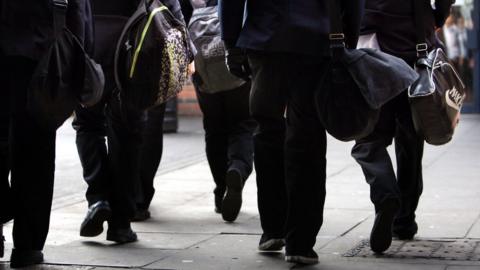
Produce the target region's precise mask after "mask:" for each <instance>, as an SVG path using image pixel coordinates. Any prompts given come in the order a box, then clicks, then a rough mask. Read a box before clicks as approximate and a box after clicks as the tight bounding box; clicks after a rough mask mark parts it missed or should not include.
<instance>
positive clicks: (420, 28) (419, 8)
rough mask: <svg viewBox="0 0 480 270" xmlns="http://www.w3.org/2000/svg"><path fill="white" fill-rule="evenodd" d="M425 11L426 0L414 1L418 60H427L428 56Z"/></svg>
mask: <svg viewBox="0 0 480 270" xmlns="http://www.w3.org/2000/svg"><path fill="white" fill-rule="evenodd" d="M424 10H425V1H424V0H413V16H414V20H415V35H416V36H417V44H416V46H415V50H416V51H417V58H419V59H420V58H426V57H427V56H428V44H427V37H426V34H425V22H424V20H423V16H424Z"/></svg>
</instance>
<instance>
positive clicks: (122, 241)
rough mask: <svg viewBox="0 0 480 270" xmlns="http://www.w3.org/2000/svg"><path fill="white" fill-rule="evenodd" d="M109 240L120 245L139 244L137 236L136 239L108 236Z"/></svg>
mask: <svg viewBox="0 0 480 270" xmlns="http://www.w3.org/2000/svg"><path fill="white" fill-rule="evenodd" d="M107 240H108V241H112V242H115V243H118V244H127V243H133V242H137V241H138V237H137V236H136V235H135V237H113V236H111V235H108V234H107Z"/></svg>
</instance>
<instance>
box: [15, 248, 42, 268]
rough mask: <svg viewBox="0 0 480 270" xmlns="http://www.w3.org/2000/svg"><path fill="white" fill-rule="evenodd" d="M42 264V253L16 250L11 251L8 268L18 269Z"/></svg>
mask: <svg viewBox="0 0 480 270" xmlns="http://www.w3.org/2000/svg"><path fill="white" fill-rule="evenodd" d="M42 262H43V253H42V251H40V250H18V249H12V256H11V257H10V267H11V268H20V267H27V266H30V265H35V264H40V263H42Z"/></svg>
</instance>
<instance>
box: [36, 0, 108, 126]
mask: <svg viewBox="0 0 480 270" xmlns="http://www.w3.org/2000/svg"><path fill="white" fill-rule="evenodd" d="M67 7H68V4H67V1H66V0H54V1H53V30H54V39H53V41H52V43H51V45H50V47H49V48H48V50H47V51H46V53H45V55H44V56H42V58H41V59H40V61H39V63H38V65H37V67H36V68H35V71H34V73H33V76H32V80H31V83H30V89H29V92H28V100H27V101H28V103H27V109H28V110H29V112H30V113H31V115H32V117H34V119H35V120H36V121H37V122H38V123H39V125H41V126H44V127H46V128H48V129H57V128H58V127H60V126H61V125H62V124H63V122H65V120H66V119H67V118H68V117H70V116H71V115H72V113H73V110H74V109H75V107H76V106H77V105H78V104H80V105H82V106H84V107H89V106H93V105H95V104H96V103H97V102H99V101H100V100H101V98H102V95H103V90H104V86H105V77H104V74H103V71H102V68H101V66H100V65H98V64H97V63H95V61H93V60H92V59H91V58H90V57H89V56H88V55H87V53H86V52H85V50H84V48H83V46H82V45H81V42H80V41H79V40H78V39H77V38H76V37H75V35H74V34H73V33H72V32H70V30H68V29H67V27H66V23H65V22H66V11H67Z"/></svg>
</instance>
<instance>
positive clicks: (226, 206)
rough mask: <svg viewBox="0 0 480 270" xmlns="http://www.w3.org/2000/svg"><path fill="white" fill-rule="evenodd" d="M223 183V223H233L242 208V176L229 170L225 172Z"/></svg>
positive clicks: (236, 171) (233, 170) (234, 170)
mask: <svg viewBox="0 0 480 270" xmlns="http://www.w3.org/2000/svg"><path fill="white" fill-rule="evenodd" d="M225 183H226V185H227V192H226V193H225V197H223V201H222V218H223V220H225V221H228V222H233V221H235V219H236V218H237V216H238V213H240V208H241V207H242V190H243V178H242V175H241V174H240V172H239V171H238V170H236V169H231V170H229V171H228V172H227V176H226V178H225Z"/></svg>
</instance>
